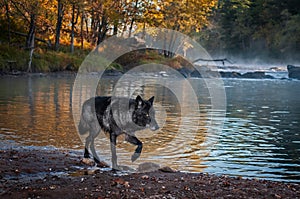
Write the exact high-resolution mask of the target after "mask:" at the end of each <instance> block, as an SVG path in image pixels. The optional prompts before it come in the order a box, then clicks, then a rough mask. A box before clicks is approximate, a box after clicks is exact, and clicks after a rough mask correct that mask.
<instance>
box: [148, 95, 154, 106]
mask: <svg viewBox="0 0 300 199" xmlns="http://www.w3.org/2000/svg"><path fill="white" fill-rule="evenodd" d="M148 101H149V102H150V103H151V105H153V102H154V96H152V97H151V98H150V99H149V100H148Z"/></svg>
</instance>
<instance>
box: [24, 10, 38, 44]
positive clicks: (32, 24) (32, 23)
mask: <svg viewBox="0 0 300 199" xmlns="http://www.w3.org/2000/svg"><path fill="white" fill-rule="evenodd" d="M35 20H36V15H35V14H34V13H31V14H30V25H29V32H28V34H27V38H26V43H25V48H28V49H30V48H31V47H32V43H33V42H32V40H33V41H34V33H35Z"/></svg>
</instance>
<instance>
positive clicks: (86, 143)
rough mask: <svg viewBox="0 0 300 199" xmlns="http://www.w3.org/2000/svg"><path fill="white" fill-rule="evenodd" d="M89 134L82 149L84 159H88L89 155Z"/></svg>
mask: <svg viewBox="0 0 300 199" xmlns="http://www.w3.org/2000/svg"><path fill="white" fill-rule="evenodd" d="M91 141H92V139H91V134H90V135H89V136H87V137H86V138H85V147H84V155H83V156H84V158H90V153H89V150H88V148H89V145H90V143H91Z"/></svg>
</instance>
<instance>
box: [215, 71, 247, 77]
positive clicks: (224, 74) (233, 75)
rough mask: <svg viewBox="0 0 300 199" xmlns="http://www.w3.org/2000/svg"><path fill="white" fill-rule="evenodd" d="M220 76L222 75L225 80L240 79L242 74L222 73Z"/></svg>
mask: <svg viewBox="0 0 300 199" xmlns="http://www.w3.org/2000/svg"><path fill="white" fill-rule="evenodd" d="M220 74H221V77H223V78H240V77H242V75H241V73H238V72H224V71H221V72H220Z"/></svg>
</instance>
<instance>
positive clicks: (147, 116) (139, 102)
mask: <svg viewBox="0 0 300 199" xmlns="http://www.w3.org/2000/svg"><path fill="white" fill-rule="evenodd" d="M153 101H154V96H153V97H151V98H150V99H149V100H143V99H142V98H141V96H139V95H138V96H137V97H136V99H135V109H134V111H133V114H132V121H133V122H134V123H135V124H137V125H138V126H140V127H144V128H150V129H151V130H152V131H155V130H157V129H158V128H159V126H158V124H157V122H156V120H155V111H154V108H153Z"/></svg>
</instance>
